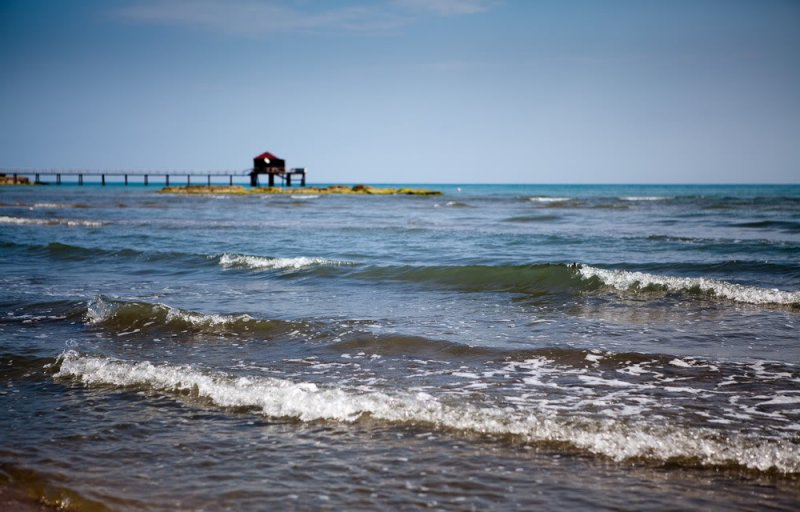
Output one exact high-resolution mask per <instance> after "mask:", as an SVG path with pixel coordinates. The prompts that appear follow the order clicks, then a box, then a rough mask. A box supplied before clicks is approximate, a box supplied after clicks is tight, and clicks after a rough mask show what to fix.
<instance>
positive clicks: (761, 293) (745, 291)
mask: <svg viewBox="0 0 800 512" xmlns="http://www.w3.org/2000/svg"><path fill="white" fill-rule="evenodd" d="M577 271H578V273H579V274H580V275H581V277H583V278H584V279H589V280H590V279H594V278H596V279H600V280H601V281H602V282H603V283H604V284H605V285H607V286H610V287H612V288H615V289H617V290H633V291H639V290H641V291H658V290H663V291H688V292H700V293H704V294H708V295H713V296H716V297H721V298H724V299H728V300H732V301H734V302H741V303H745V304H775V305H788V306H792V305H798V304H800V292H791V291H784V290H778V289H768V288H759V287H756V286H744V285H740V284H735V283H729V282H726V281H720V280H717V279H710V278H705V277H673V276H662V275H657V274H648V273H645V272H629V271H625V270H607V269H601V268H596V267H591V266H589V265H581V266H579V267H578V269H577Z"/></svg>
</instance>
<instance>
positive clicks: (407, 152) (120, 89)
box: [0, 0, 800, 183]
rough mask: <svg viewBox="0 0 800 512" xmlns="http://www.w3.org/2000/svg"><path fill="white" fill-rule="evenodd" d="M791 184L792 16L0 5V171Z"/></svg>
mask: <svg viewBox="0 0 800 512" xmlns="http://www.w3.org/2000/svg"><path fill="white" fill-rule="evenodd" d="M264 150H268V151H271V152H273V153H275V154H277V155H278V156H281V157H282V158H285V159H286V160H287V164H288V165H289V166H291V167H299V166H307V167H308V168H309V176H310V180H311V181H313V182H337V181H341V182H372V183H381V182H384V183H386V182H393V183H398V182H417V183H418V182H461V183H474V182H477V183H491V182H499V183H539V182H542V183H620V182H624V183H676V182H688V183H697V182H702V183H713V182H730V183H737V182H762V183H768V182H784V183H785V182H792V183H797V182H800V1H796V0H787V1H778V0H757V1H756V0H748V1H737V0H714V1H710V0H687V1H683V0H663V1H657V0H652V1H651V0H631V1H626V0H614V1H612V0H609V1H605V2H604V1H599V0H587V1H580V0H552V1H551V0H373V1H365V0H348V1H344V0H343V1H337V0H330V1H323V0H316V1H315V0H274V1H270V0H263V1H261V0H226V1H223V0H195V1H181V0H131V1H117V0H96V1H93V0H75V1H54V0H47V1H44V0H19V1H13V0H0V168H13V167H19V168H88V169H103V168H106V169H157V170H160V169H196V170H204V169H245V168H247V167H249V166H250V165H251V164H252V157H253V156H255V155H256V154H258V153H260V152H262V151H264Z"/></svg>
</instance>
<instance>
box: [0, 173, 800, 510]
mask: <svg viewBox="0 0 800 512" xmlns="http://www.w3.org/2000/svg"><path fill="white" fill-rule="evenodd" d="M429 187H430V188H434V189H437V190H441V191H442V192H444V195H443V196H440V197H412V196H396V197H383V196H381V197H369V196H324V195H323V196H300V195H298V196H244V197H237V196H222V195H220V196H205V197H188V196H172V195H164V194H158V193H157V190H158V187H153V186H150V187H144V186H141V185H139V186H130V187H123V186H119V185H115V186H107V187H101V186H98V185H87V186H82V187H81V186H76V185H63V186H55V185H50V186H41V187H2V188H0V252H1V254H2V258H1V259H0V489H5V491H3V492H5V493H6V494H8V493H11V494H12V496H16V498H14V499H15V500H17V501H15V502H14V503H15V504H16V505H15V506H20V505H21V504H22V503H23V502H25V500H29V501H30V502H31V503H33V502H39V503H42V504H45V505H47V506H49V507H53V508H62V509H66V510H152V511H168V510H270V509H273V510H385V509H393V510H417V509H427V508H431V509H441V510H538V509H545V510H553V509H566V510H637V511H647V510H690V509H693V510H725V511H730V510H797V509H798V508H799V507H800V366H799V365H800V186H674V185H673V186H617V185H614V186H594V185H586V186H532V185H514V186H505V185H503V186H500V185H497V186H478V185H461V186H456V185H447V186H435V185H434V186H429ZM8 503H11V502H8ZM8 503H7V505H8Z"/></svg>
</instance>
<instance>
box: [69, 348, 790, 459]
mask: <svg viewBox="0 0 800 512" xmlns="http://www.w3.org/2000/svg"><path fill="white" fill-rule="evenodd" d="M56 377H57V378H74V379H77V380H79V381H81V382H83V383H85V384H87V385H113V386H120V387H127V386H142V387H147V388H149V389H154V390H157V391H162V392H166V393H173V392H178V393H181V394H183V393H186V392H188V393H190V394H191V395H193V396H197V397H202V398H204V399H207V400H209V401H211V402H212V403H214V404H216V405H217V406H220V407H247V408H255V409H257V410H259V411H260V413H261V414H264V415H265V416H269V417H291V418H297V419H299V420H301V421H315V420H329V421H341V422H348V423H349V422H354V421H357V420H358V419H360V418H362V417H365V416H369V417H370V418H372V419H373V420H379V421H385V422H388V423H403V424H408V423H414V424H418V425H422V426H427V427H430V428H435V429H442V428H443V429H445V430H455V431H468V432H474V433H480V434H496V435H515V436H519V437H520V438H522V439H525V440H527V441H528V442H564V443H568V444H571V445H573V446H575V447H577V448H580V449H584V450H587V451H589V452H592V453H596V454H600V455H604V456H607V457H609V458H611V459H614V460H625V459H629V458H633V457H644V458H649V459H656V460H669V459H673V458H684V457H688V458H692V459H694V460H697V461H699V462H700V463H702V464H706V465H715V464H730V463H736V464H739V465H742V466H746V467H748V468H753V469H758V470H762V471H765V470H769V469H775V470H777V471H780V472H783V473H798V472H800V445H797V444H795V443H793V442H791V440H790V439H765V438H760V437H756V436H755V435H748V434H739V435H733V436H727V437H720V436H718V435H715V431H714V430H711V429H706V428H688V427H680V426H670V425H666V424H657V423H652V422H645V421H636V422H630V421H626V420H625V419H624V416H625V414H620V415H618V416H612V417H608V418H600V419H583V418H576V417H569V416H560V415H558V414H557V413H552V412H550V411H547V410H545V409H536V408H530V407H526V408H510V407H499V406H496V405H493V404H492V403H488V402H487V403H484V402H480V403H470V402H466V401H463V400H462V401H457V402H452V401H450V402H447V401H443V400H442V399H439V398H437V397H435V396H432V395H430V394H428V393H420V392H415V391H413V390H409V391H400V390H398V391H395V392H392V393H389V392H384V391H377V390H374V389H371V388H369V387H367V386H360V387H358V388H346V387H342V386H341V385H339V386H338V387H337V386H333V385H331V386H318V385H316V384H314V383H310V382H294V381H291V380H287V379H278V378H270V377H233V376H229V375H225V374H221V373H208V372H204V371H200V370H197V369H195V368H192V367H189V366H176V365H168V364H159V365H156V364H152V363H150V362H147V361H144V362H132V361H123V360H116V359H109V358H104V357H94V356H86V355H81V354H79V353H77V352H75V351H72V350H68V351H66V352H64V353H63V354H62V355H61V357H60V358H59V371H58V373H57V374H56Z"/></svg>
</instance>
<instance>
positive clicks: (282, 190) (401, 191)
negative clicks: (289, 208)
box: [160, 185, 442, 196]
mask: <svg viewBox="0 0 800 512" xmlns="http://www.w3.org/2000/svg"><path fill="white" fill-rule="evenodd" d="M160 192H161V193H164V194H187V195H196V194H235V195H249V194H276V195H280V194H286V195H305V194H313V195H317V194H351V195H410V196H440V195H442V193H441V192H440V191H438V190H429V189H421V188H389V187H373V186H371V185H355V186H353V187H350V186H348V185H331V186H330V187H301V188H292V187H253V188H249V187H244V186H241V185H232V186H231V185H211V186H208V185H185V186H180V187H164V188H163V189H161V191H160Z"/></svg>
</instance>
